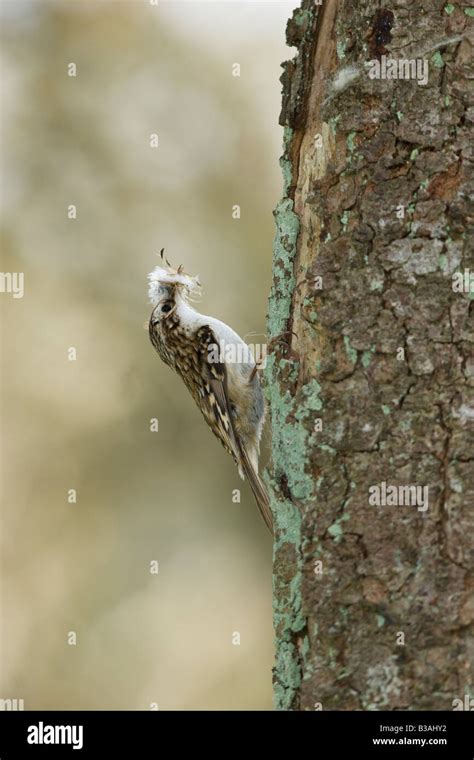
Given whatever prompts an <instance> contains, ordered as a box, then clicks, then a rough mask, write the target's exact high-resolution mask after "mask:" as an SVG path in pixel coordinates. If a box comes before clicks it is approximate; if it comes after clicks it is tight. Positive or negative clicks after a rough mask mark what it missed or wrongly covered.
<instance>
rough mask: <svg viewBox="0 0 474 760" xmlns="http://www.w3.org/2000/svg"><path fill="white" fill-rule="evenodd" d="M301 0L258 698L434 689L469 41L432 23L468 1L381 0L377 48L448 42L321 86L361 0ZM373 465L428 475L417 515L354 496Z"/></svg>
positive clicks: (450, 462)
mask: <svg viewBox="0 0 474 760" xmlns="http://www.w3.org/2000/svg"><path fill="white" fill-rule="evenodd" d="M311 5H312V4H311V3H307V2H303V4H302V10H303V11H304V13H302V14H301V13H298V14H296V15H295V17H294V22H293V24H290V34H291V44H295V45H297V47H298V55H297V58H296V59H295V61H293V62H292V64H291V65H287V66H286V67H285V75H284V78H283V83H284V98H283V105H284V108H283V112H282V117H283V120H282V123H283V125H284V126H285V136H284V139H285V149H284V156H283V159H282V170H283V174H284V197H283V200H282V201H281V202H280V204H279V205H278V207H277V209H276V212H275V219H276V227H277V231H276V237H275V248H274V283H273V288H272V294H271V298H270V304H269V318H268V327H269V329H268V332H269V335H270V339H271V340H270V357H269V362H268V366H267V370H266V383H267V397H268V400H269V406H270V416H271V425H272V459H271V465H270V469H269V486H270V491H271V498H272V506H273V510H274V512H275V524H276V539H275V549H274V598H275V605H274V618H275V631H276V666H275V679H274V680H275V703H276V706H277V707H278V708H280V709H314V705H315V704H316V703H318V704H319V703H321V704H322V705H323V709H368V710H376V709H383V708H385V709H403V708H406V709H450V708H451V702H452V699H453V698H455V697H462V695H463V694H464V693H468V691H469V689H471V688H472V680H471V675H470V673H469V670H468V668H467V664H468V663H467V653H468V634H469V629H470V628H471V629H472V625H473V623H474V608H473V605H472V569H473V566H474V556H473V555H474V551H473V549H472V545H471V543H470V540H469V539H468V536H469V534H470V533H471V534H472V528H471V527H470V523H469V516H468V515H467V514H466V512H465V511H463V508H464V505H465V503H466V500H469V499H473V500H474V483H473V479H472V461H473V460H474V451H473V450H472V446H473V436H472V434H471V436H470V435H469V429H471V430H472V417H473V412H472V410H473V409H474V397H473V388H474V363H473V361H472V358H470V353H469V349H471V350H472V344H473V343H474V336H473V333H472V327H470V326H469V319H471V320H472V306H473V304H472V301H471V300H470V294H469V293H465V294H463V295H455V294H454V293H453V290H452V287H451V278H452V275H453V272H455V271H459V270H463V269H464V268H466V267H470V268H471V269H472V268H474V261H473V260H472V254H469V251H470V250H471V251H472V228H471V227H470V226H469V225H468V220H469V218H470V217H469V214H468V201H467V199H468V197H469V194H470V192H471V190H472V187H473V182H474V178H473V172H472V166H471V164H470V159H471V158H472V152H471V150H470V147H469V145H470V137H469V123H470V122H471V121H472V118H471V116H472V115H471V116H469V114H470V110H469V105H468V103H469V101H468V88H469V85H470V80H471V77H472V72H471V69H470V63H469V62H468V53H469V50H468V47H469V45H468V44H467V43H466V44H467V46H466V45H465V44H464V42H463V43H462V44H461V45H459V40H458V42H457V43H453V42H452V41H451V42H449V40H452V38H453V36H458V37H459V36H461V37H462V36H463V35H465V34H466V33H467V31H468V25H469V24H471V26H472V21H471V20H470V18H469V16H468V14H466V13H465V12H462V9H459V7H458V6H452V5H451V4H448V5H446V4H443V3H441V4H440V3H439V2H437V0H424V3H423V5H424V14H423V15H422V18H421V21H420V18H419V16H418V15H417V14H416V11H415V9H412V7H411V6H410V7H409V6H408V4H407V3H406V2H404V0H394V3H393V5H392V6H391V8H392V11H393V17H394V24H393V29H392V38H391V40H390V44H389V43H387V45H388V48H389V49H388V51H387V52H388V53H389V54H390V53H393V55H394V56H395V57H400V55H401V51H404V52H405V51H406V50H411V55H412V56H413V57H416V55H417V52H416V46H417V45H419V44H420V43H419V42H418V40H419V39H421V38H423V39H430V40H435V41H438V43H439V41H440V40H443V38H446V40H447V42H446V44H438V43H437V44H438V47H436V48H432V49H430V50H429V51H428V52H427V53H426V56H427V57H428V58H429V60H430V69H429V73H430V78H429V85H428V86H426V87H421V86H419V85H418V84H417V83H416V82H415V81H391V82H383V83H382V82H380V81H376V80H370V79H369V78H368V77H367V76H364V75H361V76H360V77H359V78H358V79H357V81H356V82H355V83H354V84H352V85H350V86H349V87H348V88H347V89H346V90H345V91H344V94H343V95H339V94H336V95H334V93H332V92H331V86H332V77H333V75H334V73H335V71H336V70H337V69H340V68H341V67H344V66H358V67H360V70H361V71H364V63H365V62H366V59H367V57H368V51H369V50H370V49H371V48H373V47H374V44H375V43H374V40H375V39H376V32H375V31H374V30H375V25H376V19H377V17H378V16H377V14H378V11H379V3H378V2H376V1H375V0H370V2H368V3H367V4H364V5H362V6H361V5H357V4H349V3H347V2H343V0H336V2H335V3H334V4H332V5H329V4H325V5H324V6H323V11H321V12H320V11H316V10H315V9H314V6H313V8H311V7H310V6H311ZM443 9H444V10H443ZM320 13H322V15H320ZM331 13H334V14H335V16H334V19H332V17H331ZM418 21H419V23H421V26H422V29H419V28H418V27H417V23H418ZM318 22H321V24H322V26H321V28H322V29H324V30H325V34H323V33H322V32H321V29H320V28H318ZM331 24H332V26H331V28H329V26H330V25H331ZM367 30H369V32H368V31H367ZM421 31H422V34H419V32H421ZM371 34H372V36H370V35H371ZM331 35H332V37H331ZM329 37H331V39H329ZM331 40H332V43H331ZM330 43H331V44H330ZM410 46H411V47H410ZM318 55H319V59H318ZM421 55H423V53H421ZM315 56H316V59H318V66H316V67H314V71H313V68H312V64H311V61H314V58H315ZM325 56H326V58H325ZM303 63H304V65H303ZM322 71H326V73H327V76H326V78H324V77H323V76H322V74H321V72H322ZM314 72H315V73H314ZM310 94H311V97H310ZM446 104H449V108H447V107H446ZM318 133H319V134H321V135H324V136H325V139H324V141H323V147H322V149H321V151H320V152H319V153H318V149H317V148H316V149H315V145H314V136H315V134H318ZM400 206H402V207H403V208H404V210H405V213H404V214H400V213H398V214H397V210H398V211H399V209H400ZM317 276H322V278H323V280H324V287H323V288H322V289H320V290H318V289H316V288H315V286H314V283H315V277H317ZM400 352H401V353H400ZM319 419H322V420H323V421H324V428H323V429H322V430H321V429H320V428H318V427H317V424H316V423H317V421H318V420H319ZM470 473H471V474H470ZM381 481H387V482H391V481H392V482H395V483H401V484H404V483H416V484H419V483H427V484H429V486H430V489H431V490H430V494H431V496H430V499H431V501H430V509H429V511H428V512H427V514H426V515H422V514H420V512H417V511H416V510H413V509H412V510H411V511H410V510H405V511H404V512H403V511H402V510H399V511H398V512H397V511H394V510H392V511H388V510H387V511H385V512H382V511H381V510H376V509H372V510H369V506H368V492H369V488H370V486H371V484H373V483H378V482H381ZM318 561H322V563H323V568H324V570H323V572H322V574H320V575H317V574H316V570H315V563H316V562H318ZM469 600H471V601H469ZM399 630H403V631H405V634H406V644H405V645H404V647H403V648H402V647H400V646H398V645H397V642H396V633H397V631H399ZM413 674H416V677H415V676H414V675H413Z"/></svg>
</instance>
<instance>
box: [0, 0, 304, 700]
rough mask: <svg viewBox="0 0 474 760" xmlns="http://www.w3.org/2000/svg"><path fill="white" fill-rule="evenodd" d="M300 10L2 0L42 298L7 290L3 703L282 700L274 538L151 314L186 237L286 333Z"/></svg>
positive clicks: (212, 301)
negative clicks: (284, 224) (274, 315)
mask: <svg viewBox="0 0 474 760" xmlns="http://www.w3.org/2000/svg"><path fill="white" fill-rule="evenodd" d="M295 5H296V3H295V2H293V1H292V2H256V1H253V2H235V3H230V2H222V1H221V2H181V1H178V0H176V1H175V0H172V1H171V2H166V0H160V1H159V3H158V6H154V5H151V4H150V2H149V1H148V0H141V1H140V0H135V1H133V2H116V1H115V0H105V1H104V0H100V1H99V0H67V2H49V0H36V2H23V1H22V0H12V1H9V0H2V1H1V6H0V7H1V14H2V18H1V32H2V50H3V53H2V57H1V85H2V116H1V120H2V144H1V162H2V176H3V182H2V227H1V233H2V248H1V250H2V259H1V271H3V272H23V273H24V290H25V292H24V297H23V298H21V299H20V298H18V299H15V298H13V296H12V295H11V294H8V293H2V294H0V306H1V313H2V321H1V338H2V365H1V416H2V431H1V451H2V508H1V542H2V543H1V634H2V636H1V654H0V665H1V688H0V697H1V698H4V699H6V698H17V699H20V698H21V699H24V706H25V709H27V710H28V709H144V710H147V709H150V705H151V704H152V703H157V704H158V705H159V709H163V710H165V709H269V708H271V705H272V702H271V668H272V664H273V631H272V618H271V541H270V538H269V536H268V535H267V533H266V529H265V527H264V525H263V522H262V521H261V519H260V518H259V515H258V513H257V509H256V507H255V505H254V503H253V499H252V495H251V493H250V491H249V489H248V487H247V484H244V483H242V481H240V479H239V477H238V474H237V470H236V469H235V467H234V465H233V462H232V460H231V458H230V457H229V456H228V455H227V454H226V453H225V451H224V450H223V449H222V448H221V446H220V444H219V442H218V441H217V440H216V439H214V437H213V436H212V434H211V433H210V432H209V430H208V429H207V427H206V425H205V423H204V422H203V420H202V418H201V415H200V413H199V411H198V410H197V409H196V408H195V407H194V404H193V402H192V400H191V398H190V397H189V396H188V393H187V391H186V389H185V388H184V386H183V385H182V383H181V381H180V380H179V378H178V377H177V376H175V375H173V374H172V372H171V370H169V369H168V368H167V367H165V365H163V364H162V363H161V361H160V359H159V357H158V356H157V355H156V354H155V352H154V350H153V348H152V346H151V344H150V343H149V339H148V334H147V332H146V330H145V329H144V324H145V323H146V322H147V320H148V317H149V314H150V312H151V306H150V305H149V304H148V302H147V274H148V272H149V271H150V270H151V269H152V268H153V267H154V266H155V265H156V264H157V263H158V259H157V258H156V254H157V253H158V251H159V250H160V248H162V247H165V249H166V253H167V255H168V257H169V258H170V260H171V262H172V263H173V264H174V265H178V264H183V265H184V267H185V269H186V270H187V271H188V272H189V273H191V274H199V275H200V279H201V282H202V283H203V296H202V299H201V304H200V306H198V308H200V309H201V310H202V311H203V312H204V313H208V314H212V315H213V316H216V317H219V318H220V319H222V320H224V321H225V322H227V323H229V324H230V325H232V326H233V327H234V329H236V330H237V331H238V332H239V333H240V334H241V335H242V336H246V338H247V340H248V342H252V343H255V342H264V340H265V338H264V332H265V313H266V307H267V296H268V291H269V287H270V275H271V249H272V238H273V218H272V209H273V208H274V206H275V205H276V203H277V201H278V199H279V197H280V192H281V177H280V170H279V166H278V158H279V155H280V152H281V149H280V148H281V129H280V127H279V126H278V114H279V109H280V84H279V81H278V79H279V76H280V73H281V71H280V63H281V62H282V61H283V60H285V59H286V58H287V57H288V56H291V55H292V51H290V50H288V49H287V48H286V47H285V44H284V31H285V25H286V20H287V18H288V17H289V16H290V15H291V11H292V9H293V7H295ZM70 63H74V64H76V67H77V76H76V77H70V76H68V64H70ZM235 63H238V64H240V77H234V76H232V73H233V70H234V71H235V67H234V69H233V65H234V64H235ZM152 134H157V135H158V141H159V145H158V147H157V148H152V147H150V135H152ZM72 204H74V205H75V206H76V208H77V218H76V219H68V207H69V206H70V205H72ZM234 205H239V206H240V209H241V211H240V213H241V218H240V219H234V218H233V216H232V207H233V206H234ZM71 348H73V349H75V352H76V360H73V361H71V360H70V357H71V356H73V353H74V352H71V351H70V349H71ZM153 418H156V419H157V420H158V432H152V431H151V429H150V421H151V420H152V419H153ZM236 488H238V489H241V502H240V504H239V503H234V502H233V500H232V491H233V489H236ZM71 489H74V490H75V491H76V494H77V496H76V501H75V503H74V494H73V493H72V491H71ZM154 561H156V562H157V563H158V573H157V574H155V573H152V572H150V570H151V569H152V566H151V563H152V562H154ZM70 632H74V633H75V636H76V644H75V645H71V644H70V642H71V641H72V640H73V638H72V637H71V636H70V635H69V634H70ZM236 634H239V636H240V645H236V643H235V642H236V641H238V636H236Z"/></svg>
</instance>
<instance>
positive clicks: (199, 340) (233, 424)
mask: <svg viewBox="0 0 474 760" xmlns="http://www.w3.org/2000/svg"><path fill="white" fill-rule="evenodd" d="M150 280H151V282H152V284H151V286H150V295H151V296H152V295H153V297H152V298H151V300H152V302H153V303H156V305H155V307H154V309H153V312H152V314H151V317H150V322H149V334H150V340H151V342H152V344H153V346H154V347H155V349H156V351H157V352H158V354H159V355H160V357H161V359H162V360H163V361H164V362H165V363H166V364H167V365H168V366H169V367H171V368H172V369H174V370H175V371H176V372H177V373H178V374H179V375H180V377H181V378H182V379H183V382H184V383H185V385H186V387H187V388H188V390H189V392H190V393H191V395H192V397H193V399H194V401H195V402H196V404H197V405H198V407H199V409H200V410H201V412H202V414H203V416H204V418H205V420H206V422H207V424H208V425H209V427H210V428H211V430H212V432H213V433H214V435H216V437H217V438H218V439H219V440H220V442H221V443H222V445H223V446H224V448H225V449H226V451H227V452H228V453H229V454H231V456H232V457H233V459H234V461H235V463H236V464H237V466H238V468H239V472H240V474H241V476H242V477H244V476H246V477H247V480H248V482H249V485H250V487H251V488H252V491H253V493H254V496H255V500H256V502H257V505H258V507H259V510H260V513H261V515H262V517H263V519H264V521H265V524H266V525H267V527H268V528H269V530H270V531H273V521H272V514H271V510H270V505H269V500H268V495H267V492H266V489H265V486H264V485H263V483H262V481H261V479H260V477H259V474H258V454H259V442H260V435H261V430H262V426H263V420H264V414H265V408H264V401H263V394H262V391H261V386H260V379H259V377H258V374H257V373H256V371H255V362H254V361H253V357H252V358H251V360H249V361H242V362H239V363H237V364H231V363H228V362H226V361H216V360H213V361H211V360H210V350H211V349H212V347H215V346H217V345H220V344H221V343H222V341H223V340H225V341H226V342H227V343H228V344H231V343H237V344H238V345H239V346H245V344H244V343H243V341H242V340H241V338H239V336H238V335H237V334H236V333H234V331H233V330H231V328H229V327H228V326H227V325H225V324H224V323H222V322H219V320H216V319H214V318H212V317H205V316H204V315H202V314H199V313H198V312H197V311H195V310H194V309H193V308H192V307H191V306H190V305H189V303H188V301H187V298H186V296H187V294H188V293H189V291H190V290H191V287H192V285H191V284H188V282H187V280H189V281H190V283H192V282H194V281H193V280H192V278H189V277H188V275H184V274H183V272H182V270H181V269H179V270H177V271H175V270H172V269H171V268H170V267H168V268H167V269H164V268H160V267H157V268H156V269H155V270H154V272H152V274H151V275H150ZM245 348H246V349H247V351H249V349H248V347H247V346H245Z"/></svg>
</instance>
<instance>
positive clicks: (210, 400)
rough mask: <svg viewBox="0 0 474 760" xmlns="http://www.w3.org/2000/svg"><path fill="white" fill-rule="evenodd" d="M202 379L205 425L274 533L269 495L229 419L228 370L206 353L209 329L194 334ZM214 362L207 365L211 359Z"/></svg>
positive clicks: (211, 336) (212, 343)
mask: <svg viewBox="0 0 474 760" xmlns="http://www.w3.org/2000/svg"><path fill="white" fill-rule="evenodd" d="M197 338H198V341H199V355H200V363H201V373H200V374H201V377H202V379H203V382H204V387H203V389H202V393H201V394H200V395H199V401H198V404H199V406H200V409H201V412H202V413H203V415H204V417H205V419H206V422H207V424H208V425H209V427H210V428H211V430H213V432H214V433H215V435H216V436H217V437H218V438H219V439H220V441H221V443H222V444H223V446H224V448H225V449H226V450H227V451H228V452H229V453H230V454H232V456H233V458H234V460H235V462H236V464H237V466H238V467H239V470H242V471H243V472H244V474H245V476H246V477H247V480H248V482H249V485H250V487H251V489H252V491H253V494H254V497H255V500H256V502H257V506H258V508H259V510H260V514H261V515H262V517H263V519H264V521H265V524H266V526H267V527H268V529H269V530H270V532H273V519H272V513H271V510H270V504H269V500H268V495H267V492H266V489H265V486H264V485H263V483H262V481H261V479H260V477H259V474H258V472H256V471H255V470H254V468H253V466H252V463H251V461H250V459H249V456H248V453H247V451H246V449H245V446H244V444H243V443H242V441H241V440H240V438H239V436H238V434H237V433H236V431H235V427H234V424H233V419H232V404H231V402H230V400H229V395H228V390H227V368H226V365H225V362H220V361H216V360H214V359H215V352H214V355H213V354H212V353H211V354H210V351H209V347H210V346H216V347H218V346H219V344H218V341H217V339H216V336H215V334H214V332H213V330H212V328H211V327H210V326H209V325H204V326H202V327H200V328H199V330H198V331H197ZM211 356H212V357H213V361H210V357H211Z"/></svg>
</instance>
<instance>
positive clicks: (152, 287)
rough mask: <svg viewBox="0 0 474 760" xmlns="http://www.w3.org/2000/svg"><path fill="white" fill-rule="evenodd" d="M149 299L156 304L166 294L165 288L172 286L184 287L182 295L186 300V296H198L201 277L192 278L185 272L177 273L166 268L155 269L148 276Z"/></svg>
mask: <svg viewBox="0 0 474 760" xmlns="http://www.w3.org/2000/svg"><path fill="white" fill-rule="evenodd" d="M148 279H149V281H150V282H149V285H148V298H149V299H150V303H152V304H156V303H157V302H158V301H159V300H160V299H161V298H162V297H163V296H164V295H165V294H166V288H165V287H163V286H166V285H170V284H178V285H181V286H182V291H184V292H182V295H183V297H184V298H186V294H187V295H189V296H193V295H197V294H198V293H199V292H200V282H199V277H191V276H190V275H189V274H185V273H184V272H177V271H175V270H173V269H165V268H164V267H160V266H158V267H155V268H154V270H153V271H152V272H150V274H149V275H148Z"/></svg>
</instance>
